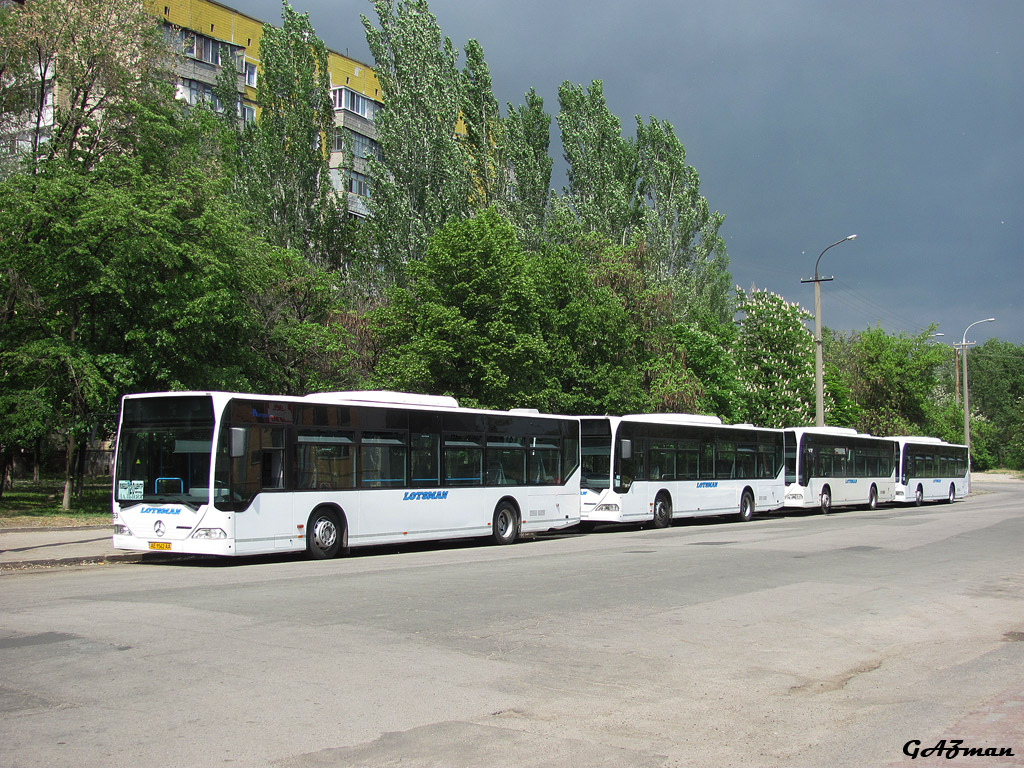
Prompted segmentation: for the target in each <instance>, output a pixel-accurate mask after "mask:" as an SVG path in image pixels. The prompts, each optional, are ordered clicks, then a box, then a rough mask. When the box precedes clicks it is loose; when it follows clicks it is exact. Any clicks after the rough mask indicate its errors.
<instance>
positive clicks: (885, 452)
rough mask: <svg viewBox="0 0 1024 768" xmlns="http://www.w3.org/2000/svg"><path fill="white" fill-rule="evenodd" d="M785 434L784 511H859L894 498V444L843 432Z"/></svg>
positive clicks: (807, 430)
mask: <svg viewBox="0 0 1024 768" xmlns="http://www.w3.org/2000/svg"><path fill="white" fill-rule="evenodd" d="M785 434H786V506H787V507H795V508H801V509H808V508H819V509H821V511H822V512H823V513H824V514H828V513H829V512H830V511H831V510H832V508H833V507H837V506H855V505H864V506H866V507H868V508H869V509H875V508H876V507H877V506H878V505H879V504H880V503H882V502H890V501H893V499H894V498H895V495H896V463H895V454H896V443H895V441H894V440H893V439H892V438H888V437H873V436H871V435H865V434H861V433H858V432H857V430H855V429H846V428H843V427H796V428H790V429H786V430H785Z"/></svg>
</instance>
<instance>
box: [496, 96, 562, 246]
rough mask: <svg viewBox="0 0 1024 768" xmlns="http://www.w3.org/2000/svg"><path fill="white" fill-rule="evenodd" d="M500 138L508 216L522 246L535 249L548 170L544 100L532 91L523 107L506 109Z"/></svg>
mask: <svg viewBox="0 0 1024 768" xmlns="http://www.w3.org/2000/svg"><path fill="white" fill-rule="evenodd" d="M504 125H505V128H504V131H503V132H502V135H501V138H502V139H503V140H504V143H505V150H504V156H505V158H506V161H507V163H508V167H509V169H510V176H511V181H510V184H509V191H508V198H509V199H508V201H507V205H508V208H509V212H510V215H511V217H512V220H513V222H515V224H516V228H517V230H518V232H519V234H520V238H522V239H523V242H524V243H525V242H529V243H530V244H532V245H533V246H536V245H538V244H539V242H540V235H541V231H542V228H543V225H544V217H545V211H546V210H547V206H548V196H549V194H550V191H551V169H552V167H553V165H554V161H553V160H552V159H551V157H550V156H549V155H548V147H549V146H550V143H551V115H549V114H548V113H547V112H545V111H544V99H543V98H541V97H540V96H539V95H537V92H536V91H535V90H534V89H533V88H531V89H530V91H529V93H527V94H526V103H525V104H522V105H520V106H519V107H513V106H512V105H511V104H509V105H508V117H506V118H505V124H504Z"/></svg>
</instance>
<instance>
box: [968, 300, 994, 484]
mask: <svg viewBox="0 0 1024 768" xmlns="http://www.w3.org/2000/svg"><path fill="white" fill-rule="evenodd" d="M995 320H996V319H995V318H994V317H988V318H985V319H984V320H976V321H975V322H973V323H971V324H970V325H968V326H967V328H966V330H964V339H963V341H962V342H960V353H961V354H962V355H963V357H964V445H966V446H967V492H968V493H970V492H971V406H970V405H969V403H970V399H971V397H970V395H969V394H968V392H967V331H969V330H971V328H973V327H974V326H976V325H979V324H981V323H994V322H995ZM971 343H972V344H973V343H974V342H973V341H972V342H971Z"/></svg>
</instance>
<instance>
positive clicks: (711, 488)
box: [580, 414, 784, 528]
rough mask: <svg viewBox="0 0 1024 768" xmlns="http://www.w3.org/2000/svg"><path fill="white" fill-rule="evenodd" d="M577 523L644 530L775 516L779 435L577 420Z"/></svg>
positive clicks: (695, 424)
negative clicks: (683, 521) (701, 520)
mask: <svg viewBox="0 0 1024 768" xmlns="http://www.w3.org/2000/svg"><path fill="white" fill-rule="evenodd" d="M580 421H581V437H582V441H583V444H582V454H583V455H582V464H583V476H582V480H581V485H582V491H581V500H582V504H581V509H580V524H581V527H583V528H591V527H593V525H594V524H595V523H632V522H636V523H647V524H650V525H652V526H654V527H655V528H664V527H666V526H669V525H671V523H672V520H673V519H676V518H681V517H699V516H703V515H734V516H735V517H736V518H737V519H739V520H749V519H750V518H751V516H753V514H754V512H755V511H770V510H775V509H779V508H780V507H781V506H782V500H783V491H784V487H783V461H782V448H783V437H782V430H779V429H765V428H761V427H753V426H750V425H748V424H742V425H725V424H722V422H721V420H720V419H718V418H717V417H714V416H691V415H689V414H650V415H630V416H621V417H619V416H584V417H581V419H580Z"/></svg>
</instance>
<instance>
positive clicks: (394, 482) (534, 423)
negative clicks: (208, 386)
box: [113, 392, 580, 558]
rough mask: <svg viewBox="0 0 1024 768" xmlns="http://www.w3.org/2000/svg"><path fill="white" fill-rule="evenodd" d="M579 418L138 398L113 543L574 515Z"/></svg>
mask: <svg viewBox="0 0 1024 768" xmlns="http://www.w3.org/2000/svg"><path fill="white" fill-rule="evenodd" d="M579 479H580V471H579V420H578V419H575V418H566V417H557V416H550V415H544V414H540V413H537V412H536V411H525V410H517V411H508V412H505V411H484V410H476V409H469V408H460V407H459V406H458V403H457V402H456V401H455V400H454V399H453V398H448V397H432V396H425V395H405V394H400V393H388V392H340V393H325V394H314V395H309V396H307V397H269V396H266V395H246V394H232V393H225V392H163V393H156V394H142V395H127V396H125V397H124V399H123V401H122V406H121V419H120V425H119V429H118V439H117V449H116V456H115V470H114V479H113V486H114V487H113V491H114V493H113V513H114V536H113V544H114V547H116V548H117V549H130V550H162V551H171V552H190V553H199V554H216V555H249V554H260V553H269V552H286V551H301V550H307V551H308V552H309V553H310V554H311V556H313V557H314V558H329V557H334V556H336V555H338V554H340V553H343V552H345V551H346V550H347V549H348V548H349V547H353V546H363V545H372V544H386V543H394V542H399V541H424V540H431V539H448V538H459V537H473V536H490V537H492V538H493V539H494V541H496V542H498V543H500V544H509V543H511V542H513V541H515V540H516V538H517V537H518V536H519V535H520V534H521V533H536V532H539V531H546V530H550V529H554V528H565V527H570V526H573V525H576V524H577V523H578V522H579V495H580V484H579Z"/></svg>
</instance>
